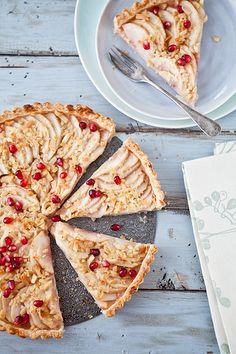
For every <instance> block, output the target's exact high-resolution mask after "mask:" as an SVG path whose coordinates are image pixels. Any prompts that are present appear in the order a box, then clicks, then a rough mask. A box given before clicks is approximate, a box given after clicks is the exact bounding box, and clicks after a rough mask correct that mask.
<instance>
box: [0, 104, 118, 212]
mask: <svg viewBox="0 0 236 354" xmlns="http://www.w3.org/2000/svg"><path fill="white" fill-rule="evenodd" d="M114 133H115V126H114V123H113V121H112V120H111V119H110V118H107V117H105V116H103V115H101V114H98V113H95V112H93V111H92V110H91V109H90V108H88V107H86V106H81V105H75V106H72V105H62V104H55V105H53V104H50V103H44V104H40V103H34V104H33V105H25V106H23V107H19V108H16V109H14V110H13V111H6V112H3V113H2V114H1V115H0V175H3V174H9V173H12V174H14V175H15V183H16V184H19V185H20V186H22V187H23V188H26V189H27V188H28V189H31V190H33V191H34V192H35V193H36V194H37V196H38V198H39V200H40V205H41V210H42V213H43V214H45V215H50V214H52V213H53V212H54V211H55V210H56V209H57V208H58V206H60V204H61V203H62V202H63V200H64V199H65V198H66V197H67V196H68V195H69V194H70V193H71V192H72V190H73V188H74V187H75V185H76V183H77V182H78V181H79V179H80V177H81V176H82V175H83V173H84V172H85V171H86V169H87V167H88V166H89V165H90V164H91V163H92V162H93V161H95V160H96V159H97V158H98V157H99V156H100V155H101V154H102V153H103V151H104V149H105V147H106V145H107V143H108V142H109V141H110V140H111V138H112V137H113V136H114Z"/></svg>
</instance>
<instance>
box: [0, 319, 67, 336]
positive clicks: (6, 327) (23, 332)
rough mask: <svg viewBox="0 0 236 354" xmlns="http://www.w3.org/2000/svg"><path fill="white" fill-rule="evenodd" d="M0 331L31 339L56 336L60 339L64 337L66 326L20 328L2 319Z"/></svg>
mask: <svg viewBox="0 0 236 354" xmlns="http://www.w3.org/2000/svg"><path fill="white" fill-rule="evenodd" d="M0 331H6V332H8V333H9V334H13V335H17V336H19V337H22V338H31V339H39V338H41V339H48V338H55V339H60V338H62V337H63V334H64V328H60V329H58V330H48V331H45V330H40V329H36V330H32V329H25V328H19V327H16V326H14V325H11V324H7V323H4V322H3V321H0Z"/></svg>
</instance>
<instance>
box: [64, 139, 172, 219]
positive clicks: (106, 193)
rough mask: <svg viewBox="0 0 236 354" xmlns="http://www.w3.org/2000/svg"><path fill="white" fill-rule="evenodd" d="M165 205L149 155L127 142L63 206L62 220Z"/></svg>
mask: <svg viewBox="0 0 236 354" xmlns="http://www.w3.org/2000/svg"><path fill="white" fill-rule="evenodd" d="M164 206H165V202H164V193H163V192H162V190H161V187H160V183H159V181H158V179H157V174H156V172H155V171H154V170H153V166H152V164H151V163H150V161H149V160H148V157H147V155H146V154H144V153H143V152H142V150H141V149H140V147H139V146H138V145H137V144H136V143H134V142H133V141H132V140H131V139H127V140H126V141H125V142H124V144H123V145H122V147H121V148H120V149H119V150H117V151H116V152H115V154H114V155H113V156H112V157H110V159H108V160H107V161H106V162H105V163H104V164H103V165H102V166H101V167H100V168H99V169H98V170H97V171H96V172H95V173H94V174H93V175H92V177H91V178H90V179H89V180H87V182H86V183H85V184H84V185H82V186H81V187H80V188H79V189H78V190H77V191H76V192H75V193H74V194H73V196H72V197H71V198H70V199H69V200H68V201H67V202H66V203H65V204H64V206H63V207H62V209H61V210H60V212H59V214H60V216H61V218H62V219H63V220H69V219H71V218H74V217H90V218H93V219H96V218H100V217H102V216H104V215H121V214H131V213H137V212H142V211H144V212H145V211H152V210H159V209H161V208H163V207H164Z"/></svg>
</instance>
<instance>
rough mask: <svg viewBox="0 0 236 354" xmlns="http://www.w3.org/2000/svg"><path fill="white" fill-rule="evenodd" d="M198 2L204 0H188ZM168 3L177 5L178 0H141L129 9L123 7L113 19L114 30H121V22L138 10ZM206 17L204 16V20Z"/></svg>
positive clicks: (128, 18) (137, 12)
mask: <svg viewBox="0 0 236 354" xmlns="http://www.w3.org/2000/svg"><path fill="white" fill-rule="evenodd" d="M190 1H194V2H198V3H199V4H200V5H204V0H190ZM166 3H168V4H169V5H170V6H173V7H174V6H177V5H178V3H179V1H178V0H143V1H141V2H135V3H134V4H133V6H132V7H131V8H130V9H124V10H123V11H122V12H121V13H120V14H119V15H117V16H116V17H115V19H114V32H115V33H118V32H120V31H121V27H122V25H123V24H125V23H127V22H129V21H130V20H132V19H133V18H134V17H135V16H136V15H137V14H139V13H140V12H142V11H144V10H146V9H149V8H150V7H152V6H156V5H161V4H166ZM206 20H207V17H206V16H205V21H206Z"/></svg>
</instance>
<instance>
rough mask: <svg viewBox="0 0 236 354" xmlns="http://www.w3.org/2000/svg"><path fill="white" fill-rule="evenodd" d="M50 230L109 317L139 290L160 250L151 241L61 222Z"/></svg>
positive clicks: (81, 279)
mask: <svg viewBox="0 0 236 354" xmlns="http://www.w3.org/2000/svg"><path fill="white" fill-rule="evenodd" d="M50 231H51V233H52V235H53V236H54V237H55V240H56V243H57V244H58V246H59V247H60V248H61V249H62V251H63V252H64V253H65V256H66V258H67V259H68V260H69V261H70V263H71V265H72V266H73V268H74V269H75V271H76V272H77V274H78V277H79V280H80V281H81V282H82V283H83V284H84V286H85V287H86V289H87V290H88V292H89V293H90V294H91V295H92V296H93V298H94V300H95V301H96V303H97V305H98V306H99V307H100V308H101V311H102V313H103V314H104V315H105V316H107V317H111V316H113V315H115V313H116V311H117V310H118V309H120V308H122V307H123V306H124V304H125V303H126V302H127V301H129V300H130V299H131V297H132V295H133V293H134V292H136V291H137V290H138V287H139V285H140V284H141V283H142V282H143V280H144V277H145V275H146V274H147V273H148V272H149V271H150V266H151V264H152V262H153V260H154V255H155V253H156V252H157V247H156V246H155V245H152V244H142V243H137V242H134V241H132V240H126V239H124V238H123V239H122V238H120V239H119V238H115V237H112V236H108V235H103V234H98V233H94V232H91V231H86V230H82V229H79V228H76V227H74V226H71V225H69V224H66V223H62V222H58V223H56V224H54V225H53V226H52V227H51V230H50Z"/></svg>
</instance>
